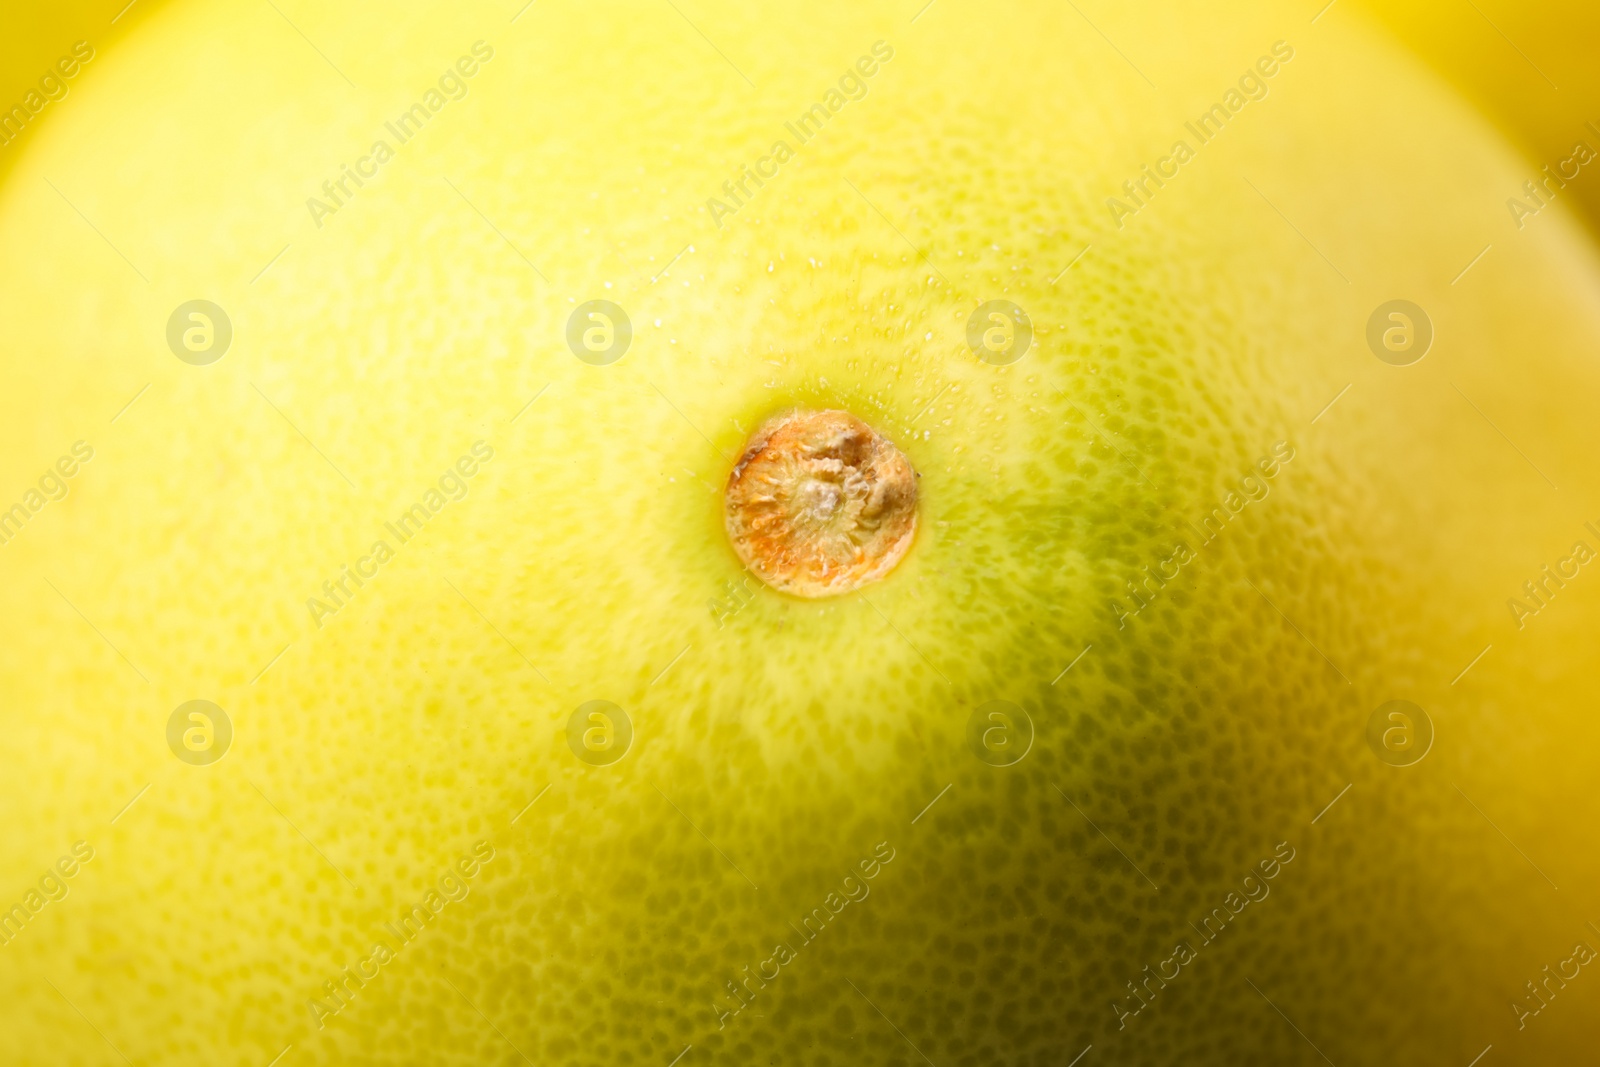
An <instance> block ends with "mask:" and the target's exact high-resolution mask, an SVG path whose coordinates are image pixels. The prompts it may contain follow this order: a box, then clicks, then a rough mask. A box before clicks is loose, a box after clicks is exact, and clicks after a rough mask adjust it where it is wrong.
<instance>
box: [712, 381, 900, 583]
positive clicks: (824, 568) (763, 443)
mask: <svg viewBox="0 0 1600 1067" xmlns="http://www.w3.org/2000/svg"><path fill="white" fill-rule="evenodd" d="M725 506H726V516H725V517H726V521H727V527H728V538H729V539H730V540H731V541H732V542H733V548H734V551H735V552H737V553H738V554H739V558H740V560H742V561H743V562H744V565H745V566H746V567H749V568H750V570H751V572H752V573H754V574H755V575H756V576H757V577H758V578H760V579H761V580H762V581H764V582H766V583H767V584H768V585H770V586H772V587H773V588H774V589H777V590H780V591H782V592H785V593H791V594H793V595H795V596H800V597H810V598H815V597H826V596H838V595H840V594H842V593H848V592H851V591H852V590H855V589H859V588H860V587H861V586H863V585H867V584H869V583H871V582H875V581H877V580H878V579H880V578H882V577H884V576H885V575H886V574H888V573H889V572H890V571H891V570H893V569H894V566H895V564H897V563H899V562H900V560H901V558H902V557H903V556H905V554H906V552H907V551H908V550H909V549H910V548H911V542H912V539H913V538H914V537H915V535H916V529H917V472H916V471H914V470H912V468H911V461H910V460H908V459H906V457H905V454H904V453H903V452H901V451H900V450H899V449H898V448H896V447H895V446H894V445H893V444H892V443H891V442H890V441H888V440H887V439H886V438H884V437H883V436H881V435H880V434H879V433H877V431H875V430H873V428H872V427H871V426H868V425H867V424H866V423H864V422H862V421H861V420H860V419H858V418H856V417H855V416H854V415H851V414H850V413H849V412H845V411H791V412H787V413H785V414H783V415H779V416H777V417H775V418H772V419H770V420H768V421H767V422H766V423H765V424H764V425H763V426H762V427H761V428H760V429H759V430H757V431H756V432H755V434H754V435H753V436H752V437H751V438H750V443H749V444H748V445H746V446H745V449H744V452H743V454H742V455H741V456H740V457H739V462H738V463H737V464H735V465H734V468H733V473H732V474H730V475H729V476H728V490H727V495H726V497H725Z"/></svg>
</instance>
